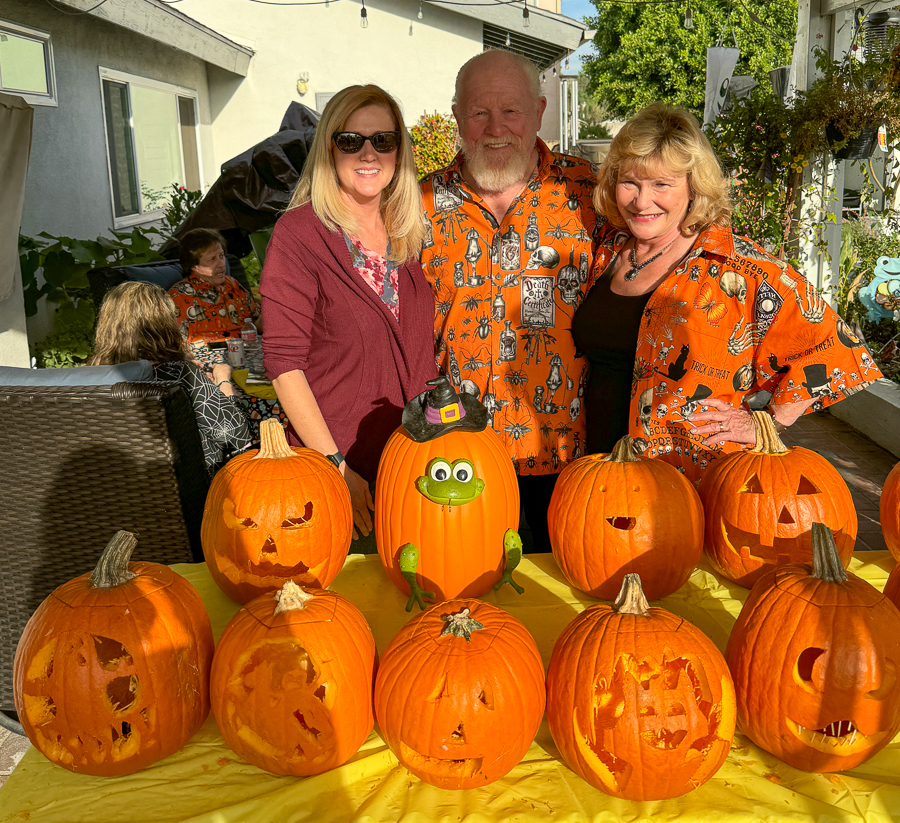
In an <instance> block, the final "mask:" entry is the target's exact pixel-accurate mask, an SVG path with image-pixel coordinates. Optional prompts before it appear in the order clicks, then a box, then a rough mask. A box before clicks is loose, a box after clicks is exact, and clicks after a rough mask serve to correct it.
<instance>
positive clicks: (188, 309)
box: [169, 274, 259, 343]
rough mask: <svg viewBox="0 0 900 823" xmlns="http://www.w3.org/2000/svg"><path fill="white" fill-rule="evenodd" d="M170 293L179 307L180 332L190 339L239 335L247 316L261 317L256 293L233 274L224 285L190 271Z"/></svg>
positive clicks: (219, 338)
mask: <svg viewBox="0 0 900 823" xmlns="http://www.w3.org/2000/svg"><path fill="white" fill-rule="evenodd" d="M169 294H170V295H171V296H172V299H173V300H174V301H175V307H176V308H177V309H178V322H179V324H180V325H181V332H182V334H184V335H185V336H186V337H187V339H188V341H189V342H191V343H203V342H206V343H210V342H213V341H216V340H225V339H226V338H228V337H240V336H241V326H242V325H243V324H244V320H246V319H247V318H248V317H249V318H251V319H256V318H257V317H259V307H258V306H257V305H256V302H255V301H254V299H253V297H252V296H251V295H250V294H248V293H247V292H246V291H244V288H243V286H241V284H240V283H238V281H237V280H235V279H234V278H233V277H231V276H230V275H225V282H224V283H222V285H221V286H214V285H213V284H212V283H210V282H209V279H208V278H206V277H199V276H198V275H196V274H189V275H188V276H187V277H185V278H184V280H179V281H178V282H177V283H176V284H175V285H174V286H172V288H171V289H169Z"/></svg>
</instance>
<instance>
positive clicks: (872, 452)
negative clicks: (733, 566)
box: [0, 412, 897, 799]
mask: <svg viewBox="0 0 900 823" xmlns="http://www.w3.org/2000/svg"><path fill="white" fill-rule="evenodd" d="M782 439H783V440H784V442H785V445H788V446H803V447H804V448H807V449H810V450H812V451H814V452H817V453H818V454H821V455H822V456H823V457H826V458H827V459H828V460H829V461H830V462H831V463H832V465H834V466H835V468H837V470H838V471H839V472H840V473H841V475H842V476H843V478H844V480H846V481H847V485H848V486H849V487H850V492H851V494H852V495H853V502H854V504H855V506H856V512H857V515H858V517H859V534H858V536H857V538H856V551H868V550H886V549H887V547H886V546H885V544H884V538H883V537H882V535H881V524H880V523H879V521H878V500H879V497H880V495H881V487H882V484H883V483H884V480H885V478H886V477H887V475H888V472H890V470H891V469H892V468H893V467H894V464H895V463H896V462H897V458H896V457H894V456H893V455H892V454H891V453H890V452H888V451H886V450H885V449H883V448H881V447H880V446H878V445H877V444H875V443H874V442H872V441H871V440H869V438H867V437H864V436H863V435H861V434H859V433H858V432H857V431H856V430H855V429H853V428H851V427H850V426H848V425H847V424H846V423H844V422H842V421H841V420H838V419H837V418H836V417H832V416H831V415H830V414H828V413H827V412H820V413H818V414H808V415H806V416H805V417H803V418H801V419H800V420H798V421H797V422H796V423H795V424H794V425H793V426H791V429H790V432H789V433H785V434H784V435H783V437H782ZM28 746H29V743H28V740H27V738H24V737H19V736H18V735H14V734H11V733H10V732H7V731H6V730H4V729H0V786H2V785H3V782H4V781H5V780H6V778H7V777H8V776H9V774H10V772H11V771H12V770H13V769H14V768H15V767H16V765H17V764H18V762H19V761H20V760H21V759H22V756H23V755H24V754H25V751H26V750H27V748H28ZM0 799H2V795H0Z"/></svg>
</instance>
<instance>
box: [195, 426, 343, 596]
mask: <svg viewBox="0 0 900 823" xmlns="http://www.w3.org/2000/svg"><path fill="white" fill-rule="evenodd" d="M259 431H260V437H261V439H262V442H261V445H260V449H259V451H258V452H255V451H250V452H244V453H243V454H239V455H238V456H237V457H235V458H233V459H232V460H230V461H229V462H228V463H227V464H226V465H225V466H224V468H222V469H220V470H219V472H218V473H217V474H216V476H215V477H214V478H213V482H212V485H211V487H210V490H209V494H208V496H207V498H206V506H205V508H204V510H203V526H202V529H201V535H200V536H201V541H202V543H203V555H204V557H205V558H206V562H207V563H208V564H209V570H210V573H211V574H212V576H213V579H214V580H215V581H216V583H217V584H218V585H219V587H220V588H221V589H222V591H224V592H225V594H227V595H228V596H229V597H231V598H232V599H234V600H237V601H238V602H240V603H246V602H247V601H248V600H252V599H253V598H254V597H256V596H258V595H260V594H262V593H264V592H270V591H275V590H277V589H280V588H281V586H282V585H283V584H284V582H285V580H293V581H294V582H295V583H297V584H298V585H302V586H314V587H322V588H324V587H325V586H327V585H328V584H329V583H331V581H332V580H334V578H335V577H336V576H337V573H338V572H339V571H340V570H341V567H342V566H343V563H344V560H345V558H346V557H347V550H348V548H349V547H350V536H351V533H352V525H353V516H352V513H351V510H350V493H349V492H348V490H347V484H346V483H345V482H344V478H343V477H341V474H340V472H339V471H338V470H337V469H335V467H334V466H333V465H332V464H331V463H330V462H329V461H328V460H326V459H325V458H324V457H323V456H322V455H321V454H319V453H318V452H315V451H313V450H312V449H300V448H291V447H290V446H288V444H287V441H286V440H285V437H284V429H283V428H282V427H281V424H280V423H279V422H278V421H277V420H265V421H263V423H262V424H261V425H260V427H259Z"/></svg>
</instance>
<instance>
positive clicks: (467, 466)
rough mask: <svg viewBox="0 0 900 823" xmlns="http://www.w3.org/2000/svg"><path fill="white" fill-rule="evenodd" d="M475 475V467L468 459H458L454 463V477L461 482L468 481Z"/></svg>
mask: <svg viewBox="0 0 900 823" xmlns="http://www.w3.org/2000/svg"><path fill="white" fill-rule="evenodd" d="M474 476H475V469H474V468H472V464H471V463H470V462H469V461H468V460H457V461H456V462H455V463H454V464H453V477H454V478H455V479H456V480H458V481H459V482H460V483H468V482H469V481H471V479H472V478H473V477H474Z"/></svg>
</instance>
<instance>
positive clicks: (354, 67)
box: [178, 0, 482, 164]
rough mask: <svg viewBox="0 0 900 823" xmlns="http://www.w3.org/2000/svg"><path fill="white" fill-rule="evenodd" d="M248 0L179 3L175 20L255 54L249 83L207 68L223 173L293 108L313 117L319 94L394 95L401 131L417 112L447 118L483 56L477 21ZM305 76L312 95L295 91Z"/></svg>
mask: <svg viewBox="0 0 900 823" xmlns="http://www.w3.org/2000/svg"><path fill="white" fill-rule="evenodd" d="M247 5H248V4H247V3H246V2H245V0H182V2H181V3H179V4H178V9H179V11H181V12H183V13H184V14H186V15H188V16H189V17H192V18H194V19H195V20H198V21H199V22H201V23H203V24H205V25H207V26H209V27H210V28H213V29H215V30H216V31H217V32H219V33H221V34H223V35H224V36H225V37H228V38H229V39H231V40H233V41H235V42H236V43H239V44H241V45H243V46H247V47H249V48H252V49H253V50H254V52H255V55H254V57H253V59H252V60H251V62H250V68H249V71H248V74H247V77H246V78H243V79H241V80H240V81H238V78H233V77H229V76H226V73H225V72H222V71H220V70H218V69H215V68H210V70H209V78H210V98H211V113H212V126H213V133H214V137H215V139H214V142H215V159H216V163H217V164H221V163H222V162H224V161H225V160H228V159H229V158H230V157H233V156H234V155H236V154H238V153H240V152H242V151H244V150H245V149H247V148H248V147H249V146H252V145H253V144H255V143H256V142H258V141H259V140H262V139H263V138H265V137H267V136H269V135H270V134H272V133H273V132H275V131H276V130H277V129H278V126H279V124H280V123H281V118H282V115H283V114H284V112H285V110H286V109H287V107H288V104H289V103H290V102H291V101H297V102H299V103H303V104H304V105H306V106H309V107H310V108H311V109H316V108H317V106H316V94H317V93H318V94H333V93H334V92H337V91H340V89H342V88H344V87H345V86H349V85H351V84H354V83H376V84H378V85H379V86H382V87H383V88H385V89H386V90H387V91H389V92H390V93H391V94H393V95H394V96H395V97H396V98H397V99H398V101H399V102H400V104H401V106H402V108H403V114H404V118H405V120H406V123H407V125H412V124H414V123H415V122H416V120H417V119H418V118H419V116H420V115H421V114H422V113H423V112H426V111H427V112H429V113H430V112H434V111H439V112H442V113H449V112H450V101H451V98H452V96H453V83H454V79H455V77H456V72H457V70H458V69H459V67H460V66H461V65H462V64H463V63H464V62H465V61H466V60H468V59H469V58H470V57H473V56H475V55H476V54H478V53H480V52H481V51H482V24H481V22H480V21H478V20H474V19H472V18H469V17H464V16H462V15H460V14H454V13H452V12H450V11H447V10H445V9H441V8H437V7H434V6H429V5H426V6H425V8H424V10H423V19H422V20H419V19H418V18H417V16H416V13H417V11H418V4H417V3H410V2H409V0H373V2H367V3H366V7H367V9H368V19H369V26H368V28H366V29H363V28H361V27H360V8H361V6H360V5H359V4H358V3H333V4H331V5H329V6H327V7H326V6H325V5H317V6H313V5H310V6H284V7H277V6H268V5H258V6H255V7H254V9H253V13H252V14H250V13H248V9H247ZM301 75H304V76H305V75H308V81H307V83H308V89H307V90H306V92H305V94H300V92H299V91H298V88H297V83H298V80H300V78H301Z"/></svg>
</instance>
